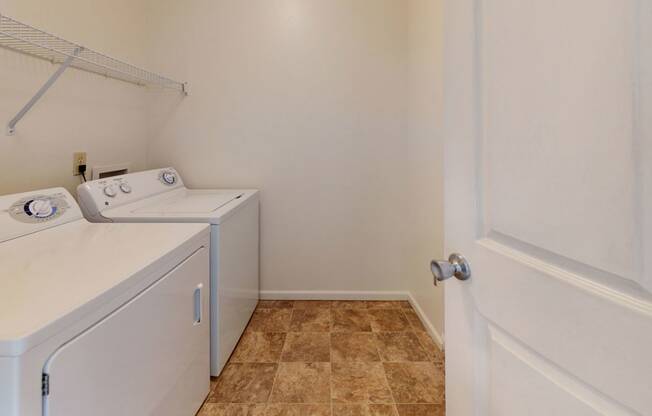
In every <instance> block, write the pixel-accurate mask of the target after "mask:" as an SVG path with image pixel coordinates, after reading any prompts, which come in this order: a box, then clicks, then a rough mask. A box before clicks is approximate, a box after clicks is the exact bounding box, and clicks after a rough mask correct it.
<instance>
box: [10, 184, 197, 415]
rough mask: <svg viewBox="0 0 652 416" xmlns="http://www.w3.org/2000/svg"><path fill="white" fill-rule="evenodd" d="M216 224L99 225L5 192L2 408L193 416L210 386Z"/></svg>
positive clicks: (29, 196)
mask: <svg viewBox="0 0 652 416" xmlns="http://www.w3.org/2000/svg"><path fill="white" fill-rule="evenodd" d="M209 237H210V232H209V227H207V226H205V225H204V226H202V225H200V224H92V223H89V222H88V221H86V220H85V219H84V218H83V216H82V213H81V211H80V209H79V207H78V206H77V204H76V202H75V200H74V199H73V198H72V196H71V195H70V194H69V193H68V192H67V191H66V190H65V189H63V188H54V189H47V190H43V191H37V192H28V193H23V194H16V195H8V196H0V265H1V266H0V414H1V415H3V416H19V415H20V416H41V415H47V416H77V415H79V416H88V415H95V416H115V415H133V416H142V415H156V416H159V415H169V416H178V415H184V416H192V415H194V414H195V413H196V411H197V410H198V409H199V407H200V406H201V404H202V402H203V400H204V398H205V397H206V395H207V394H208V391H209V383H210V382H209V372H208V363H209V329H210V328H209V323H208V317H209V315H208V314H209V310H208V290H206V289H207V288H208V284H209V269H208V268H209V244H210V240H209Z"/></svg>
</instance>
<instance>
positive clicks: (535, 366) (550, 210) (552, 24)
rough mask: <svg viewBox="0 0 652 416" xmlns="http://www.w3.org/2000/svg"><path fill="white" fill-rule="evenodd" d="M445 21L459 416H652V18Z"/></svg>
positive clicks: (484, 2)
mask: <svg viewBox="0 0 652 416" xmlns="http://www.w3.org/2000/svg"><path fill="white" fill-rule="evenodd" d="M444 9H445V16H444V19H443V20H444V22H445V29H444V30H445V32H444V33H445V39H446V40H445V56H444V66H445V78H444V80H445V81H444V88H445V103H444V105H445V135H446V150H445V161H446V162H445V183H446V187H445V189H446V191H445V198H446V201H445V209H446V247H447V252H449V253H450V252H459V253H461V254H463V255H464V256H466V258H467V259H468V260H469V262H470V266H471V270H472V276H471V278H470V279H469V280H467V281H460V280H457V279H450V280H448V281H447V282H446V283H445V285H446V287H445V289H446V360H447V362H446V376H447V379H446V395H447V414H448V416H466V415H497V416H511V415H519V416H523V415H528V416H532V415H542V416H543V415H545V416H553V415H572V416H580V415H610V416H611V415H652V293H651V292H652V2H650V1H649V0H445V7H444Z"/></svg>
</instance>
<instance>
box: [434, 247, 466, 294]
mask: <svg viewBox="0 0 652 416" xmlns="http://www.w3.org/2000/svg"><path fill="white" fill-rule="evenodd" d="M430 271H432V275H433V276H434V277H435V286H437V283H438V282H443V281H444V280H446V279H450V278H451V277H453V276H455V277H456V278H458V279H459V280H467V279H468V278H470V277H471V266H469V262H468V261H466V259H465V258H464V256H462V255H461V254H457V253H453V254H451V255H450V256H449V257H448V261H438V260H433V261H431V262H430Z"/></svg>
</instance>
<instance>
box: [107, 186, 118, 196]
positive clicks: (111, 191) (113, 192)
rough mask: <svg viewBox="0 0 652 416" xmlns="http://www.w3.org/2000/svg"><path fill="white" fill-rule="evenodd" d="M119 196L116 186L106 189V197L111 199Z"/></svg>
mask: <svg viewBox="0 0 652 416" xmlns="http://www.w3.org/2000/svg"><path fill="white" fill-rule="evenodd" d="M117 194H118V193H117V192H116V190H115V186H113V185H107V186H105V187H104V195H106V196H108V197H109V198H115V196H116V195H117Z"/></svg>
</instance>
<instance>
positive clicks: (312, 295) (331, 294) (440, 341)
mask: <svg viewBox="0 0 652 416" xmlns="http://www.w3.org/2000/svg"><path fill="white" fill-rule="evenodd" d="M260 298H261V299H268V300H407V301H408V302H410V305H412V307H413V308H414V311H415V312H416V313H417V315H418V316H419V318H420V319H421V322H423V325H424V326H425V327H426V330H427V331H428V333H429V334H430V336H431V337H432V338H433V339H434V340H435V342H436V343H437V345H438V346H439V348H441V349H444V338H443V337H442V336H441V334H440V333H439V332H438V331H437V329H435V326H434V325H433V324H432V322H430V319H428V317H427V316H426V315H425V313H424V312H423V309H421V306H419V303H418V302H417V301H416V300H415V299H414V297H413V296H412V295H411V294H410V292H382V291H378V292H374V291H340V290H336V291H320V290H310V291H302V290H262V291H261V292H260Z"/></svg>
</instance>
